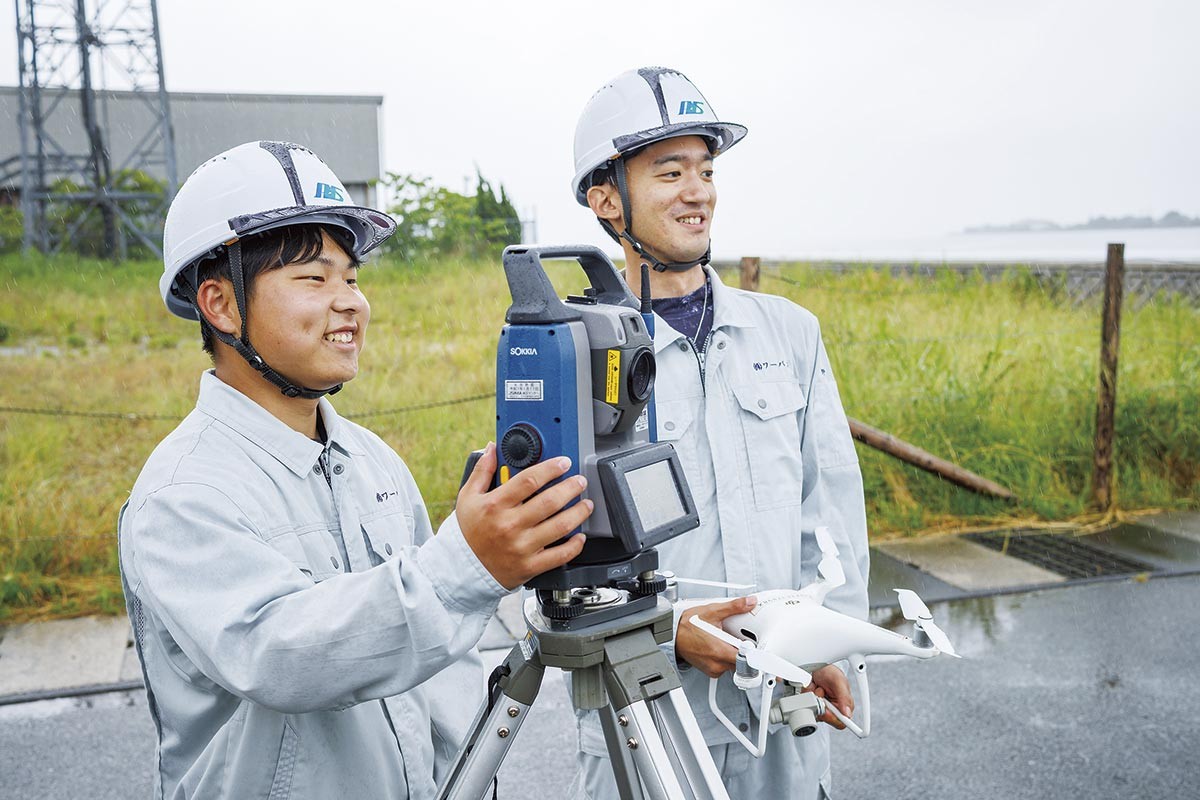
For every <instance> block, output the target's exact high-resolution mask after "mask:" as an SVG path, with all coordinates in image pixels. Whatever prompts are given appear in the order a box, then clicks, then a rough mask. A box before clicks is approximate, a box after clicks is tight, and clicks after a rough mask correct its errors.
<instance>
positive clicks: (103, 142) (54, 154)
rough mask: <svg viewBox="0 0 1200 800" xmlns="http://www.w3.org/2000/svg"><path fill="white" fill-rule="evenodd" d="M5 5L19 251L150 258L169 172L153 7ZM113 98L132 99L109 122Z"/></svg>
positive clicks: (172, 181) (30, 0)
mask: <svg viewBox="0 0 1200 800" xmlns="http://www.w3.org/2000/svg"><path fill="white" fill-rule="evenodd" d="M14 2H15V4H16V11H17V49H18V52H19V56H18V59H19V62H20V82H21V92H20V109H19V115H20V120H19V124H20V131H21V157H20V174H21V207H22V212H23V214H24V220H25V228H24V239H23V244H24V247H25V249H26V250H29V249H30V248H37V249H38V250H41V251H42V252H46V253H54V252H59V251H61V250H64V249H81V250H85V251H92V252H95V253H98V254H102V255H106V256H109V257H112V258H123V257H125V256H126V255H127V253H128V249H129V246H130V244H131V242H132V243H136V244H139V245H141V246H144V247H145V248H148V249H149V250H150V251H151V252H154V253H160V249H161V248H160V242H161V235H160V233H161V229H162V222H163V219H164V217H165V215H166V208H167V205H168V204H169V203H170V201H171V198H172V197H174V195H175V189H176V187H177V175H176V169H175V147H174V138H173V132H172V128H171V115H170V107H169V104H168V100H167V91H166V87H165V85H164V80H163V62H162V40H161V39H160V37H159V27H158V8H157V4H156V0H91V2H88V0H14ZM118 95H120V96H122V97H125V98H127V97H129V96H132V97H134V98H136V100H137V101H141V102H136V101H135V102H133V103H132V104H130V103H128V102H127V103H124V104H123V105H122V110H121V114H120V117H121V118H120V119H116V120H110V118H109V101H110V100H111V99H112V98H113V97H116V96H118ZM130 105H132V106H134V107H136V113H129V106H130ZM80 132H82V134H83V135H82V136H81V135H80ZM114 154H115V155H114Z"/></svg>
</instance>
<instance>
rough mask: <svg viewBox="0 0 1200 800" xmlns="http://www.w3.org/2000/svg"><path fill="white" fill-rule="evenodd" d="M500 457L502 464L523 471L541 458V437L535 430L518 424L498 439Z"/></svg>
mask: <svg viewBox="0 0 1200 800" xmlns="http://www.w3.org/2000/svg"><path fill="white" fill-rule="evenodd" d="M500 455H502V456H504V463H505V464H508V465H509V466H510V467H512V468H513V469H525V468H526V467H531V466H533V465H534V464H536V463H537V462H538V461H540V460H541V458H542V437H541V436H538V432H537V428H534V427H533V426H532V425H527V424H526V423H524V422H518V423H517V424H516V425H513V426H512V427H511V428H509V429H508V430H506V431H505V432H504V436H502V437H501V438H500Z"/></svg>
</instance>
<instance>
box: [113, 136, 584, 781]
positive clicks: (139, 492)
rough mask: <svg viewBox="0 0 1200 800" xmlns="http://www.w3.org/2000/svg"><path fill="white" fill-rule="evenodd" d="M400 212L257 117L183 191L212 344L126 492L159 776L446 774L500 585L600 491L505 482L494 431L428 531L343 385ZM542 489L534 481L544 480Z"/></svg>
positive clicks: (513, 578)
mask: <svg viewBox="0 0 1200 800" xmlns="http://www.w3.org/2000/svg"><path fill="white" fill-rule="evenodd" d="M394 229H395V223H394V222H393V220H392V219H391V218H390V217H388V216H387V215H386V214H383V213H381V212H379V211H375V210H373V209H368V208H362V207H359V206H355V205H353V204H352V202H351V201H350V198H349V195H348V193H347V192H346V189H345V187H343V186H342V184H341V182H340V181H338V179H337V176H335V175H334V174H333V172H332V171H331V170H330V169H329V168H328V167H327V166H326V165H325V164H324V163H323V162H322V161H321V160H320V159H319V158H318V157H317V156H316V155H315V154H313V153H312V152H311V151H310V150H308V149H306V148H304V147H300V146H298V145H293V144H287V143H283V142H251V143H248V144H244V145H241V146H239V147H235V148H233V149H232V150H229V151H226V152H225V153H222V154H220V155H219V156H217V157H215V158H213V159H212V160H210V161H208V162H206V163H205V164H203V165H201V166H200V167H199V168H198V169H197V170H196V171H195V172H194V173H193V174H192V176H191V177H190V178H188V180H187V182H186V183H185V184H184V185H183V187H182V188H181V189H180V190H179V193H178V195H177V196H176V197H175V199H174V201H173V202H172V204H171V209H170V212H169V213H168V215H167V222H166V230H165V237H164V238H165V242H164V260H165V267H166V270H165V272H164V274H163V277H162V280H161V282H160V284H159V288H160V290H161V293H162V297H163V300H164V302H165V303H166V305H167V308H168V309H169V310H170V311H171V312H172V313H173V314H175V315H177V316H180V317H183V318H185V319H191V320H199V321H200V324H201V330H202V333H203V338H204V343H205V349H206V350H208V351H209V353H210V354H211V355H212V360H213V365H214V369H212V370H210V371H208V372H205V373H204V374H203V375H202V376H201V378H200V396H199V399H198V401H197V403H196V408H195V410H194V411H193V412H192V413H191V414H190V415H189V416H188V417H187V418H186V419H185V420H184V421H183V422H182V423H181V424H180V426H179V427H178V428H176V429H175V431H174V432H172V433H171V434H170V435H169V436H168V437H167V438H166V439H164V440H163V441H162V443H160V444H159V446H158V447H157V448H156V449H155V451H154V453H153V454H152V455H151V456H150V459H149V460H148V461H147V462H146V466H145V467H144V469H143V470H142V473H141V475H140V476H139V478H138V481H137V484H136V485H135V486H134V488H133V491H132V493H131V495H130V498H129V502H128V503H127V504H126V505H125V507H124V508H123V509H122V511H121V520H120V523H119V528H120V562H121V576H122V581H123V584H124V588H125V597H126V603H127V608H128V611H129V617H130V620H131V622H132V623H133V629H134V633H135V642H136V645H137V651H138V656H139V658H140V660H141V663H142V671H143V674H144V676H145V680H146V691H147V695H148V698H149V707H150V712H151V715H152V716H153V718H154V723H155V728H156V730H157V732H158V741H157V747H156V761H157V770H158V780H157V781H156V786H155V796H156V797H160V798H161V797H189V798H264V800H265V799H266V798H277V797H278V798H282V797H290V798H314V799H319V800H323V799H324V798H331V797H353V798H356V799H357V798H380V799H381V800H382V799H383V798H388V799H389V800H391V799H393V798H404V797H421V798H432V797H433V796H434V794H435V791H436V782H437V781H438V780H439V779H440V778H441V777H442V776H443V775H444V773H445V771H446V769H447V768H448V766H449V764H450V762H451V760H452V759H453V757H454V755H455V753H456V751H457V749H458V746H459V743H460V739H461V738H462V736H463V735H464V734H465V733H466V730H467V728H468V727H469V725H470V721H471V719H472V716H473V715H474V713H475V711H476V710H477V707H478V703H479V702H480V701H481V700H482V699H483V675H482V666H481V664H480V661H479V657H478V654H477V653H476V651H475V650H474V647H475V643H476V642H477V641H478V639H479V637H480V635H481V634H482V632H483V630H484V627H485V626H486V624H487V621H488V619H489V618H490V617H491V615H492V613H493V612H494V611H495V608H496V605H497V603H498V601H499V599H500V597H501V596H502V595H504V594H505V593H506V592H507V591H509V590H511V589H513V588H515V587H517V586H519V585H520V584H521V583H523V582H524V581H525V580H527V579H529V578H531V577H533V576H534V575H537V574H539V573H541V572H544V571H546V570H548V569H552V568H554V567H557V566H560V565H562V564H563V563H565V562H566V561H568V560H570V559H571V558H574V557H575V556H576V555H577V554H578V553H579V551H580V549H581V548H582V545H583V542H582V538H583V537H582V536H575V537H572V538H571V539H569V540H567V541H566V542H564V543H561V544H557V545H553V544H552V543H554V542H556V541H558V540H559V539H561V538H562V537H563V536H564V535H565V534H567V533H569V532H570V531H572V530H574V529H575V528H577V527H578V526H579V524H580V523H581V522H582V521H583V520H584V519H585V518H586V517H587V515H588V514H589V513H590V512H591V503H590V502H589V501H583V502H580V503H577V504H575V505H574V506H572V507H571V508H568V509H565V510H563V506H564V505H565V504H566V503H568V502H569V501H571V500H572V499H574V498H575V497H576V496H578V495H579V493H580V492H581V491H582V490H583V488H584V481H583V479H582V478H576V479H574V480H568V481H562V482H561V483H559V484H558V485H556V486H554V487H552V488H549V489H546V491H544V492H541V493H540V494H538V495H537V497H536V498H533V495H534V494H535V493H537V492H538V490H539V489H541V488H542V487H543V486H545V485H546V484H548V483H549V482H550V481H552V480H554V479H555V478H558V477H559V476H561V475H562V473H563V472H564V471H565V470H566V469H567V466H568V465H567V464H566V463H564V462H565V461H566V459H554V460H550V461H546V462H544V463H542V464H539V465H537V466H534V467H532V468H530V469H528V470H525V471H523V472H522V473H521V475H520V476H518V478H514V479H513V480H512V481H509V482H508V483H507V484H505V485H504V486H501V487H499V488H497V489H495V490H492V491H489V490H488V489H489V487H490V485H491V476H492V472H493V471H494V469H495V465H496V459H495V453H494V448H493V447H492V446H491V445H489V446H488V448H487V449H486V451H485V454H484V456H483V458H481V459H480V460H479V463H478V465H477V466H476V468H475V470H474V472H473V473H472V475H471V476H470V478H469V479H468V481H467V482H466V484H465V485H464V487H463V489H462V491H461V492H460V493H459V496H458V504H457V509H456V511H457V513H456V515H454V516H452V517H451V520H450V521H448V522H447V524H446V525H443V527H442V529H441V531H439V533H438V535H437V536H434V535H433V530H432V529H431V526H430V521H429V516H428V514H427V513H426V509H425V504H424V502H423V501H422V500H421V494H420V492H419V491H418V489H417V486H416V484H415V483H414V481H413V477H412V475H411V473H410V472H409V471H408V468H407V467H406V466H405V464H404V462H403V461H401V460H400V458H399V457H398V456H397V455H396V454H395V453H394V452H393V451H392V450H391V448H389V447H388V446H387V445H386V444H385V443H384V442H383V441H382V440H381V439H379V438H378V437H377V436H375V435H374V434H372V433H370V432H369V431H367V430H366V429H364V428H362V427H360V426H358V425H356V424H354V423H353V422H350V421H348V420H346V419H343V418H341V417H339V416H338V415H337V413H336V412H335V411H334V409H333V406H332V404H331V403H330V402H329V400H328V399H327V397H326V395H330V394H333V393H334V392H337V391H338V390H339V389H341V387H342V385H343V384H344V383H345V382H347V381H349V380H351V379H352V378H354V377H355V375H356V374H357V373H358V356H359V352H360V351H361V350H362V347H363V343H364V336H365V333H366V329H367V323H368V322H369V320H370V316H371V308H370V305H369V304H368V303H367V300H366V297H365V296H364V295H363V293H362V291H361V290H360V288H359V286H358V273H359V267H360V265H361V264H362V259H363V257H364V256H365V255H366V254H367V253H368V252H369V251H370V250H371V249H373V248H374V247H375V246H377V245H378V244H380V243H381V242H382V241H384V240H385V239H387V237H388V236H390V235H391V234H392V232H393V231H394ZM530 498H533V499H530Z"/></svg>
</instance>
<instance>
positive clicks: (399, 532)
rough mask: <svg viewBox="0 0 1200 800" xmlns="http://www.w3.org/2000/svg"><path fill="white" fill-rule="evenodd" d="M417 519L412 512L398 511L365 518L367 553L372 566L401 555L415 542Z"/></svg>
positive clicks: (364, 528) (364, 530)
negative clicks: (382, 515) (414, 532)
mask: <svg viewBox="0 0 1200 800" xmlns="http://www.w3.org/2000/svg"><path fill="white" fill-rule="evenodd" d="M414 529H415V520H414V519H413V516H412V514H404V513H396V514H388V515H387V516H384V517H375V518H374V519H369V520H363V521H362V530H363V537H364V538H365V539H366V544H367V555H369V556H370V558H371V566H375V567H377V566H379V565H380V564H382V563H384V562H385V561H391V560H392V559H394V558H396V557H397V556H399V555H400V551H401V550H402V549H404V548H405V547H408V546H410V545H412V544H413V531H414Z"/></svg>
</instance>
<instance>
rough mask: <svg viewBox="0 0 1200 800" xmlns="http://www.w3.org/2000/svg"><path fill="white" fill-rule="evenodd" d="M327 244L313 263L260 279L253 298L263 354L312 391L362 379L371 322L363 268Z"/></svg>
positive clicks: (253, 332) (325, 239) (256, 341)
mask: <svg viewBox="0 0 1200 800" xmlns="http://www.w3.org/2000/svg"><path fill="white" fill-rule="evenodd" d="M322 244H323V246H322V248H321V252H320V254H319V255H318V256H317V257H316V258H315V259H313V260H312V261H310V262H308V263H296V262H293V263H291V264H287V265H285V266H282V267H278V268H275V269H268V270H264V271H263V272H261V273H259V275H258V276H257V278H256V279H255V281H254V284H253V292H252V294H251V295H250V297H248V298H247V303H248V304H249V312H248V315H247V316H248V317H249V330H248V334H249V339H250V342H251V344H253V345H254V348H255V349H256V350H257V351H258V354H259V355H260V356H262V358H263V360H264V361H265V362H267V363H268V364H270V365H271V368H272V369H274V370H275V371H276V372H278V373H279V374H281V375H283V376H285V377H286V378H287V379H288V380H290V381H291V382H292V383H295V384H297V385H300V386H307V387H309V388H312V389H326V388H329V387H332V386H336V385H337V384H339V383H345V382H346V381H349V380H351V379H352V378H354V376H355V375H357V374H358V354H359V352H360V351H361V350H362V348H363V343H364V341H365V335H366V330H367V323H368V322H369V321H370V319H371V306H370V304H369V303H368V302H367V299H366V297H364V296H363V293H362V291H360V289H359V287H358V267H356V266H355V264H354V262H353V261H352V260H351V259H350V257H349V256H348V255H347V254H346V252H345V251H344V250H342V248H341V247H340V246H338V244H337V243H336V242H335V241H334V240H333V239H331V238H330V237H329V235H328V234H324V233H323V234H322ZM233 357H234V358H239V357H238V356H236V355H233ZM239 360H240V358H239ZM260 380H261V379H260Z"/></svg>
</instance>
